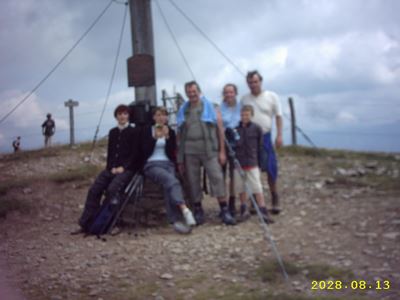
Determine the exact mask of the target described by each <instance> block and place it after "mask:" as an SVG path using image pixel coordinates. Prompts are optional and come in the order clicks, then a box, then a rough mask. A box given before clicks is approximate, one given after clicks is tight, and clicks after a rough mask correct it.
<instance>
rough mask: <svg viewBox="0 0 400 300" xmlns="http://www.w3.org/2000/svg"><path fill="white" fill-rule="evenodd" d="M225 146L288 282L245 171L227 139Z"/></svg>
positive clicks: (287, 276)
mask: <svg viewBox="0 0 400 300" xmlns="http://www.w3.org/2000/svg"><path fill="white" fill-rule="evenodd" d="M225 145H226V146H227V147H228V155H229V157H231V158H232V159H233V163H234V165H235V168H236V170H238V172H239V175H240V177H241V178H242V180H243V183H244V187H245V190H246V193H247V195H249V196H250V199H251V202H252V204H253V206H254V208H255V209H256V212H257V216H258V219H259V220H260V224H261V227H262V228H263V229H264V232H265V236H266V238H267V240H269V242H270V243H271V248H272V252H274V254H275V257H276V260H277V261H278V264H279V266H280V268H281V270H282V274H283V277H284V278H285V280H287V279H289V275H288V274H287V272H286V269H285V266H284V264H283V261H282V258H281V256H280V255H279V252H278V248H277V247H276V244H275V242H274V238H273V236H272V232H271V230H270V228H269V226H268V225H267V223H266V222H265V220H264V218H263V216H262V214H261V211H260V209H259V207H258V204H257V202H256V199H254V195H253V192H252V190H251V188H250V187H249V185H248V184H247V182H246V177H245V174H244V171H243V169H242V166H241V165H240V163H239V161H238V159H237V158H236V155H235V151H234V150H233V149H232V147H231V145H230V144H229V142H228V140H227V139H226V138H225Z"/></svg>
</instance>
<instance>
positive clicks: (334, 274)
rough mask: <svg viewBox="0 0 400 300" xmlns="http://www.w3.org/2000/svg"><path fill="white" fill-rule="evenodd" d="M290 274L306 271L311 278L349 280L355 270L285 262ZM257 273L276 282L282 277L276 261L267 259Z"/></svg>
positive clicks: (267, 279) (266, 279)
mask: <svg viewBox="0 0 400 300" xmlns="http://www.w3.org/2000/svg"><path fill="white" fill-rule="evenodd" d="M284 265H285V269H286V272H287V273H288V274H289V276H293V275H297V274H299V273H304V274H305V276H306V277H307V278H308V279H310V280H323V279H328V278H333V279H340V280H347V279H349V280H350V279H352V278H354V274H353V272H351V271H349V270H345V269H340V268H337V267H333V266H330V265H326V264H312V265H296V264H294V263H292V262H288V261H285V262H284ZM257 275H258V276H259V277H260V278H261V280H262V281H268V282H275V281H277V280H280V279H282V278H283V277H282V272H281V269H280V266H279V264H278V263H277V262H276V261H270V260H268V261H265V262H263V263H262V264H261V265H260V267H259V268H258V269H257Z"/></svg>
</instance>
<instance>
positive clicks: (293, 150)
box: [279, 146, 395, 161]
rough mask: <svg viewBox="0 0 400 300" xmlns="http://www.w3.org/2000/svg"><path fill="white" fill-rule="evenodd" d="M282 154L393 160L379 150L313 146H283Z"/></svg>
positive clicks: (392, 156)
mask: <svg viewBox="0 0 400 300" xmlns="http://www.w3.org/2000/svg"><path fill="white" fill-rule="evenodd" d="M279 153H280V154H283V155H295V156H296V155H300V156H311V157H332V158H345V159H351V160H354V159H359V160H377V161H395V158H394V155H393V154H389V153H379V152H361V151H349V150H336V149H335V150H333V149H326V148H313V147H305V146H285V147H282V148H281V149H280V150H279Z"/></svg>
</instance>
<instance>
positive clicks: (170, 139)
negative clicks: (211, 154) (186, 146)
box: [141, 107, 196, 233]
mask: <svg viewBox="0 0 400 300" xmlns="http://www.w3.org/2000/svg"><path fill="white" fill-rule="evenodd" d="M153 120H154V125H152V126H149V127H145V128H144V130H143V132H142V135H141V136H142V138H141V150H142V151H141V152H142V155H143V161H144V168H143V170H144V174H145V176H146V177H148V178H150V179H151V180H152V181H154V182H155V183H157V184H160V185H161V186H162V187H163V189H164V194H165V199H166V210H167V216H168V219H169V222H170V223H171V224H173V227H174V229H175V230H176V231H177V232H179V233H190V232H191V226H195V225H196V221H195V220H194V218H193V215H192V212H191V211H190V210H189V208H188V207H187V206H186V204H185V201H184V199H183V192H182V187H181V184H180V182H179V180H178V179H177V177H176V173H175V169H176V168H175V166H176V151H177V146H176V135H175V131H174V130H173V129H172V128H170V127H169V126H168V125H167V121H168V112H167V110H166V109H165V108H164V107H157V108H155V110H154V112H153ZM180 214H182V215H183V217H184V219H185V222H186V224H184V223H182V222H180V221H179V218H180Z"/></svg>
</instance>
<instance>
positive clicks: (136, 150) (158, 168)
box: [79, 71, 282, 233]
mask: <svg viewBox="0 0 400 300" xmlns="http://www.w3.org/2000/svg"><path fill="white" fill-rule="evenodd" d="M262 79H263V78H262V76H261V75H260V74H259V73H258V72H257V71H253V72H249V73H248V74H247V83H248V86H249V88H250V93H249V94H247V95H245V96H243V97H242V99H241V101H238V99H237V95H238V91H237V87H236V85H234V84H226V85H225V86H224V88H223V102H222V103H221V105H220V107H219V108H218V107H215V106H214V104H213V103H212V102H211V101H209V100H208V99H207V98H206V97H204V96H203V95H202V93H201V89H200V86H199V84H198V83H197V82H195V81H190V82H187V83H186V84H185V92H186V96H187V97H188V101H187V102H185V103H184V104H183V106H182V107H181V108H180V110H179V112H178V114H177V133H175V131H174V130H173V129H172V128H171V127H170V126H169V125H168V112H167V110H166V108H164V107H156V108H155V109H154V111H153V120H154V124H153V125H148V126H138V127H132V126H130V123H129V108H128V107H127V106H126V105H119V106H118V107H117V108H116V109H115V112H114V116H115V118H116V119H117V122H118V125H117V127H115V128H113V129H111V130H110V132H109V140H108V153H107V165H106V168H105V170H103V171H102V172H101V173H100V174H99V175H98V177H97V178H96V180H95V182H94V183H93V185H92V186H91V187H90V189H89V191H88V195H87V198H86V202H85V206H84V210H83V213H82V215H81V217H80V219H79V225H80V230H81V231H82V232H86V231H87V230H88V226H90V224H91V223H92V221H93V218H94V217H95V215H96V212H97V211H98V210H99V208H100V202H101V197H102V195H103V193H104V192H105V194H106V200H107V198H108V199H111V198H113V199H118V197H121V191H122V189H123V188H124V187H125V186H126V184H127V183H128V182H129V180H130V179H131V178H132V176H133V174H134V173H135V172H143V173H144V175H145V176H146V177H147V178H149V179H151V180H152V181H154V182H155V183H157V184H159V185H161V186H162V187H163V190H164V195H165V199H166V212H167V217H168V220H169V222H170V223H171V224H172V226H173V228H174V229H175V230H176V231H177V232H179V233H189V232H190V231H191V228H192V227H193V226H196V225H201V224H203V223H204V222H205V213H204V210H203V206H202V199H203V190H202V186H201V182H202V181H201V169H202V168H204V170H205V172H206V174H207V177H208V179H209V184H210V190H211V195H212V196H213V197H215V198H216V199H217V201H218V204H219V207H220V213H219V217H220V218H221V221H222V222H223V223H225V224H226V225H235V224H236V223H237V220H241V221H243V220H245V219H246V218H248V216H249V209H248V207H247V200H248V197H249V195H248V194H247V193H248V192H249V189H246V188H245V183H246V185H247V186H248V187H249V188H250V191H251V192H252V193H253V194H254V196H255V198H256V201H257V204H258V207H259V209H260V211H261V213H262V215H263V218H264V220H265V221H266V222H267V223H272V222H273V221H272V219H271V217H270V214H269V211H268V209H267V207H266V203H265V199H264V194H263V189H262V181H261V171H260V170H262V171H266V172H267V174H268V184H269V187H270V192H271V199H272V209H271V212H272V213H275V214H277V213H279V212H280V206H279V198H278V193H277V186H276V183H277V172H278V166H277V160H276V156H275V152H274V145H273V143H272V141H271V128H272V121H273V118H274V117H275V118H276V127H277V135H276V141H275V144H276V146H277V147H280V146H281V145H282V118H281V107H280V104H279V99H278V96H277V95H276V94H275V93H272V92H269V91H263V90H262ZM232 153H235V155H231V154H232ZM234 159H237V160H238V161H239V163H240V165H241V168H242V169H243V170H244V174H245V175H244V177H245V178H242V177H241V176H239V174H238V172H237V170H234ZM226 165H227V166H226ZM228 171H229V172H228ZM177 172H178V173H179V174H180V175H181V177H182V178H184V179H185V180H186V181H187V186H188V195H187V196H188V197H190V203H191V204H192V207H191V208H192V210H191V209H189V207H188V206H187V204H186V202H185V199H184V193H183V190H182V186H181V181H180V180H179V179H178V174H177ZM227 173H229V196H228V194H227V193H226V180H225V179H226V176H225V175H226V174H227ZM243 179H244V180H243ZM236 194H239V195H240V207H239V208H240V209H239V211H237V210H236V203H235V202H236V200H235V199H236V197H235V196H236ZM182 219H183V220H184V222H182Z"/></svg>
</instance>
